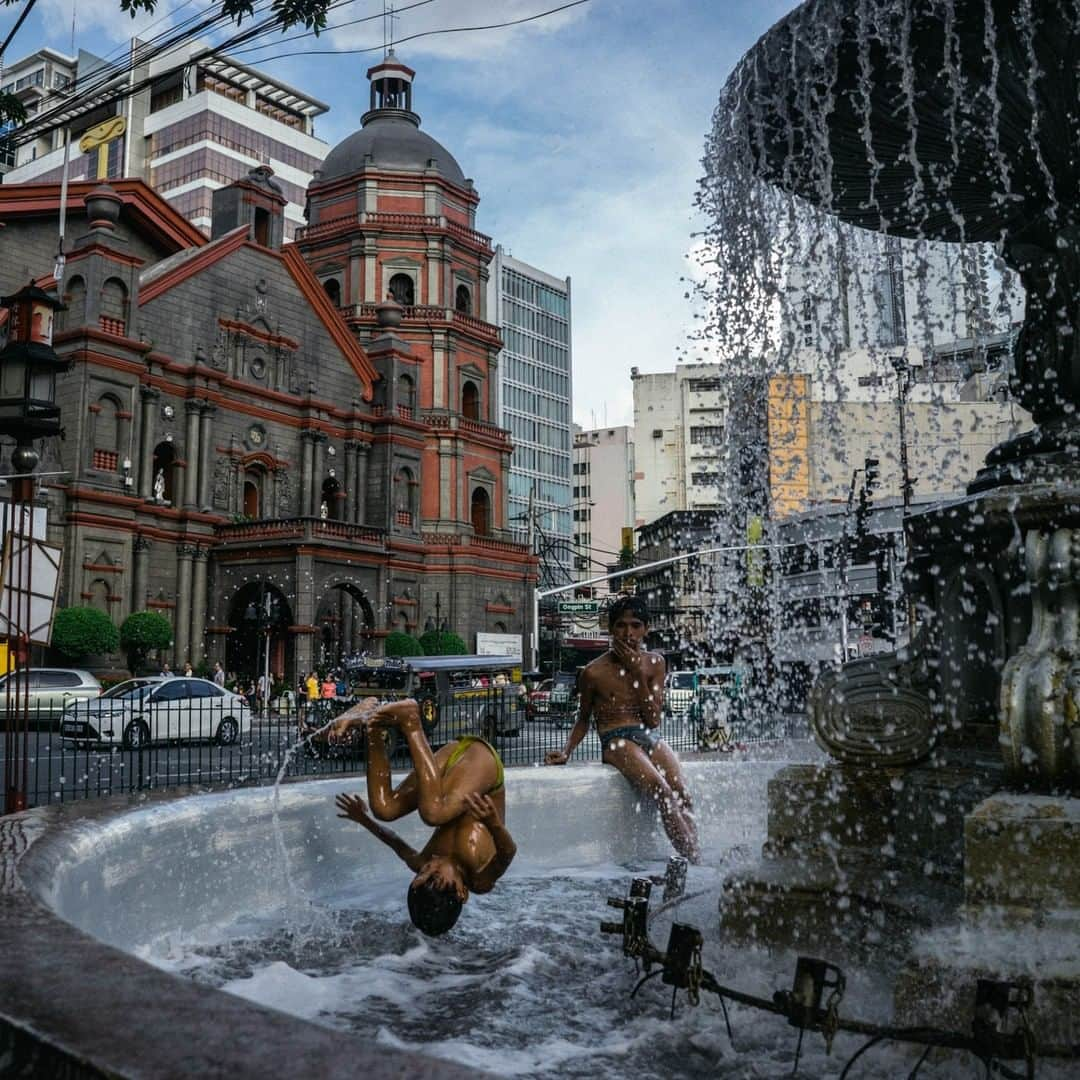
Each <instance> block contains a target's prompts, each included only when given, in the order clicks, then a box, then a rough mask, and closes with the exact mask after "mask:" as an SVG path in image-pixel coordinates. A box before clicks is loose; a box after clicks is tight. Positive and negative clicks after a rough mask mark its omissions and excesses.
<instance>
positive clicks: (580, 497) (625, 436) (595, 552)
mask: <svg viewBox="0 0 1080 1080" xmlns="http://www.w3.org/2000/svg"><path fill="white" fill-rule="evenodd" d="M573 477H574V484H573V492H572V495H573V500H574V568H575V570H576V571H577V576H578V578H579V579H580V578H586V577H593V576H595V575H597V574H600V573H602V572H603V569H604V568H605V567H608V566H611V565H612V564H613V563H615V562H617V561H618V557H619V553H620V551H621V550H622V543H623V530H624V529H633V527H634V524H635V514H634V432H633V429H632V428H630V427H626V426H622V427H614V428H598V429H596V430H595V431H580V430H577V431H575V432H574V465H573Z"/></svg>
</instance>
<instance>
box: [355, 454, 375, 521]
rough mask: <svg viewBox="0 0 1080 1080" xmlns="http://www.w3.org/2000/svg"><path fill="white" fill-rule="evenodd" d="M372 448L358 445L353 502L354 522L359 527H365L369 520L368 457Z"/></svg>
mask: <svg viewBox="0 0 1080 1080" xmlns="http://www.w3.org/2000/svg"><path fill="white" fill-rule="evenodd" d="M370 453H371V446H370V445H369V444H368V443H366V442H358V443H357V444H356V489H355V490H356V496H355V499H354V501H353V505H354V513H353V521H355V522H356V524H357V525H363V524H364V523H365V522H366V521H367V518H368V512H367V486H368V455H369V454H370Z"/></svg>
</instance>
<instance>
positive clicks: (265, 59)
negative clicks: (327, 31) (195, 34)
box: [253, 0, 589, 64]
mask: <svg viewBox="0 0 1080 1080" xmlns="http://www.w3.org/2000/svg"><path fill="white" fill-rule="evenodd" d="M587 3H589V0H571V3H569V4H560V5H559V6H558V7H553V8H549V9H548V10H547V11H538V12H537V13H536V14H535V15H526V16H523V17H522V18H520V19H508V20H507V21H506V22H497V23H487V24H486V25H483V26H451V27H445V28H444V29H442V30H423V31H421V32H420V33H417V34H410V35H409V36H408V37H403V38H400V39H399V40H398V41H397V44H398V45H404V44H405V42H407V41H417V40H418V39H420V38H426V37H436V36H438V35H439V34H469V33H474V32H476V31H479V30H502V29H505V28H506V27H508V26H520V25H522V23H530V22H535V21H536V20H537V19H545V18H547V16H549V15H557V14H558V13H559V12H560V11H567V10H569V9H570V8H575V7H580V6H581V5H582V4H587ZM401 10H404V9H401ZM285 40H291V39H288V38H286V39H285ZM381 49H382V46H381V45H371V46H367V47H365V48H362V49H309V50H307V52H306V53H305V54H304V55H305V56H355V55H358V54H360V53H369V52H378V51H379V50H381ZM292 55H293V53H291V52H288V53H275V54H274V55H273V56H262V57H259V58H258V59H257V60H255V61H253V63H260V64H265V63H269V62H270V61H271V60H280V59H282V58H283V57H290V56H292Z"/></svg>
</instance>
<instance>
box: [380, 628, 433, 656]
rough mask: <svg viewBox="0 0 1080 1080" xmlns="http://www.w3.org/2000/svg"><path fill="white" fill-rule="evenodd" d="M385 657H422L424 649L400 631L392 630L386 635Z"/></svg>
mask: <svg viewBox="0 0 1080 1080" xmlns="http://www.w3.org/2000/svg"><path fill="white" fill-rule="evenodd" d="M385 648H386V655H387V656H423V655H424V647H423V645H421V644H420V642H419V641H417V640H416V638H414V637H413V636H412V634H406V633H405V632H404V631H402V630H392V631H391V632H390V633H389V634H387V635H386V646H385Z"/></svg>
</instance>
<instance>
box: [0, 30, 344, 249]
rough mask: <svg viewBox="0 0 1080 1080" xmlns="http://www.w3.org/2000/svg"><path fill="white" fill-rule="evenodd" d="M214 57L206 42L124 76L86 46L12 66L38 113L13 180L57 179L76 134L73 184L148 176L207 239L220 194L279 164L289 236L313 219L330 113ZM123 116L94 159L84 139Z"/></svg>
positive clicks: (17, 84) (10, 72) (10, 175)
mask: <svg viewBox="0 0 1080 1080" xmlns="http://www.w3.org/2000/svg"><path fill="white" fill-rule="evenodd" d="M137 48H138V43H137V42H135V43H133V49H136V50H137ZM204 53H206V46H205V44H202V43H198V42H188V43H186V44H184V45H183V46H181V47H179V48H177V49H176V50H173V51H171V52H169V53H168V54H165V55H163V56H159V57H156V58H155V59H153V60H150V61H148V62H145V63H142V64H138V65H137V66H136V67H135V68H134V70H132V71H131V72H126V73H125V72H121V71H120V70H119V69H118V68H115V66H114V65H111V64H110V63H109V62H107V61H105V60H102V59H101V58H100V57H97V56H94V55H92V54H91V53H88V52H85V51H82V50H80V52H79V55H78V56H77V57H71V56H65V55H63V54H62V53H58V52H55V51H53V50H51V49H41V50H39V51H38V52H36V53H33V54H32V55H30V56H27V57H24V58H23V59H22V60H20V61H18V63H16V64H12V65H11V66H10V67H8V68H7V69H6V74H5V78H4V88H5V89H7V88H8V87H9V86H10V87H11V88H12V92H14V93H17V94H18V95H19V97H20V98H21V99H22V100H23V102H24V104H26V105H27V107H28V111H29V113H30V115H29V118H28V123H27V125H25V126H24V129H23V130H22V131H21V132H20V134H19V135H18V136H17V138H18V140H19V142H18V145H17V146H15V147H13V148H12V147H8V149H7V154H8V158H9V159H10V161H11V166H12V167H10V168H9V169H8V171H7V173H6V175H5V176H4V182H5V183H26V182H29V181H54V180H59V179H60V177H61V174H62V172H63V164H64V139H65V130H67V131H70V141H71V145H70V151H69V154H70V159H69V163H68V177H69V179H72V180H85V179H94V178H95V177H101V178H103V179H104V178H113V179H114V178H118V177H139V178H141V179H143V180H145V181H146V182H147V183H149V184H150V185H151V186H152V187H154V188H156V189H157V191H158V192H159V193H160V194H161V195H163V196H164V197H165V198H166V199H168V201H169V202H170V203H172V204H173V206H175V207H176V209H177V210H178V211H179V212H180V213H181V214H183V215H184V217H186V218H187V219H188V220H189V221H190V222H191V223H192V224H193V225H195V226H197V227H198V228H200V229H203V230H204V231H206V232H207V233H209V231H210V226H211V208H210V207H211V195H212V193H213V192H214V190H215V189H217V188H220V187H224V186H225V185H226V184H229V183H231V182H232V181H234V180H239V179H241V178H243V177H244V176H246V175H247V174H248V173H249V172H250V171H251V169H253V168H254V167H255V166H257V165H269V166H270V168H271V169H272V170H273V172H274V178H275V181H276V182H277V184H278V185H279V186H280V187H281V189H282V193H283V194H284V195H285V197H286V198H287V199H288V204H287V205H286V207H285V238H286V239H287V240H291V239H292V236H293V233H294V232H295V231H296V229H297V227H298V226H300V225H302V224H303V223H304V203H305V199H306V196H307V186H308V184H309V183H310V182H311V179H312V176H313V174H314V172H315V170H316V169H318V168H319V166H320V165H321V164H322V161H323V159H324V158H325V157H326V154H327V152H328V151H329V146H328V145H327V144H326V143H325V142H323V141H322V140H321V139H318V138H316V137H315V128H314V125H315V117H317V116H320V115H321V114H323V113H325V112H326V111H327V106H326V105H324V104H323V103H322V102H320V101H316V100H315V99H314V98H311V97H309V96H307V95H305V94H302V93H301V92H300V91H299V90H295V89H293V88H292V87H290V86H288V85H287V84H286V83H283V82H281V81H280V80H278V79H273V78H271V77H269V76H267V75H265V74H263V73H262V72H260V71H257V70H256V69H255V68H250V67H247V66H246V65H244V64H241V63H239V62H238V61H236V60H233V59H231V58H230V57H228V56H226V55H224V54H214V53H210V54H208V55H203V54H204ZM124 66H126V64H125V65H124ZM113 70H115V72H116V73H115V75H112V76H110V72H111V71H113ZM148 80H149V81H148ZM144 82H146V83H147V85H145V86H144V87H142V88H141V89H139V90H137V91H135V92H134V93H132V94H129V95H127V96H125V97H121V98H117V97H116V95H117V93H118V92H121V91H123V90H124V89H125V88H128V87H132V86H135V85H137V84H140V83H144ZM90 87H94V93H92V94H90V95H89V96H88V95H87V93H86V91H87V90H88V89H89V88H90ZM68 100H70V102H71V104H70V108H65V102H67V101H68ZM58 108H59V109H60V110H61V112H60V118H61V119H62V123H60V124H59V125H58V126H53V125H54V124H55V118H54V120H53V121H47V120H46V116H47V115H48V114H51V113H52V112H53V111H54V110H56V109H58ZM114 117H116V118H122V119H123V125H122V127H123V133H122V134H121V135H119V137H117V138H115V139H113V140H111V141H110V142H109V143H108V144H107V145H106V146H105V148H104V150H103V151H99V150H98V149H90V150H89V151H88V152H86V153H84V152H83V151H82V150H81V149H80V147H79V143H80V137H81V136H82V135H83V134H85V133H86V132H87V131H89V130H90V129H91V128H95V127H97V126H98V125H99V124H101V123H102V122H104V121H107V120H110V119H111V118H114ZM35 122H36V124H35Z"/></svg>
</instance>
